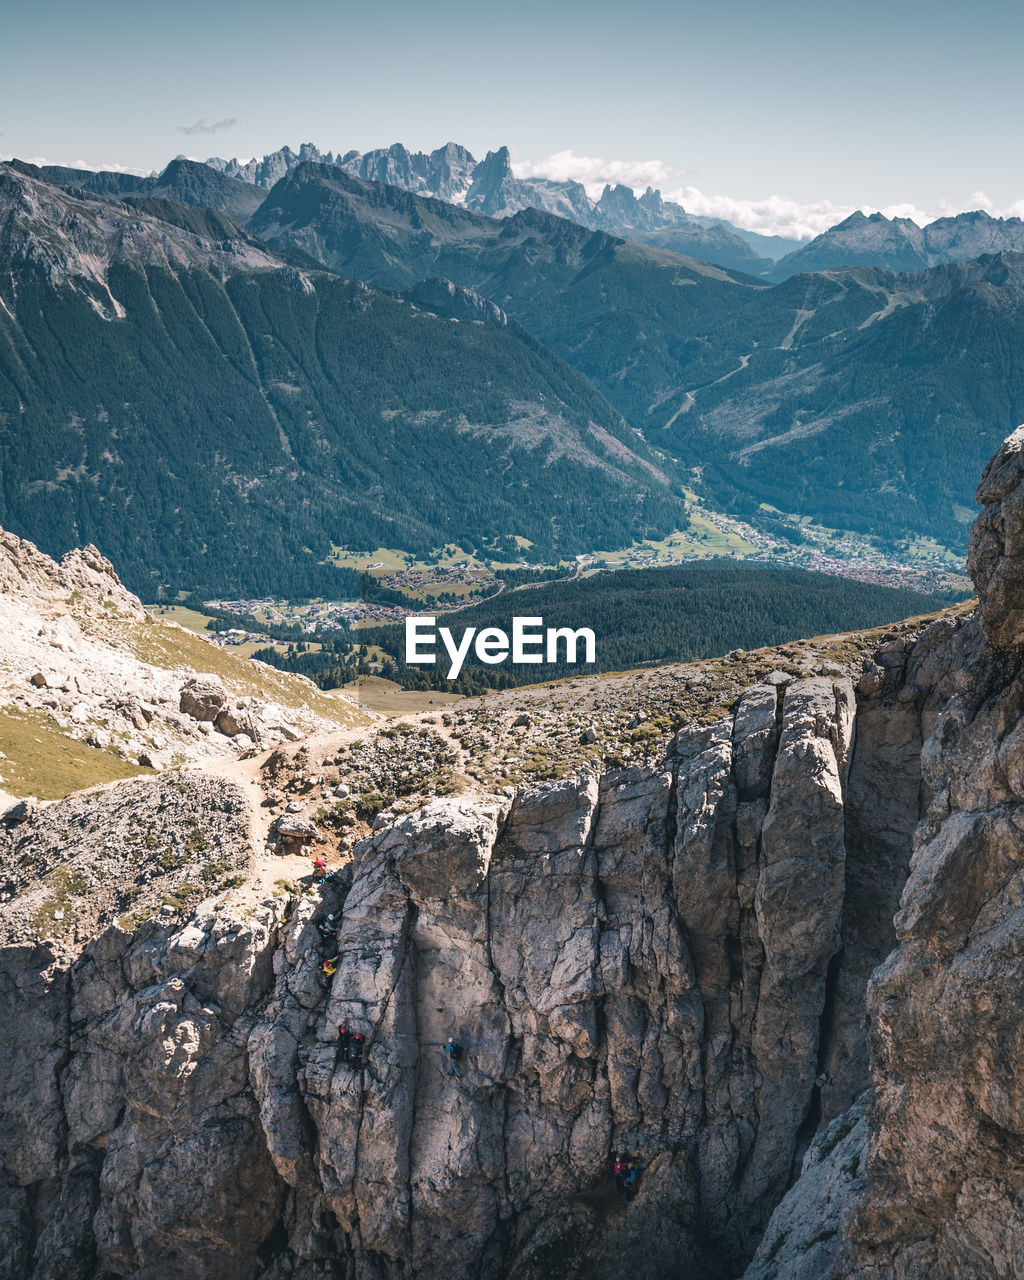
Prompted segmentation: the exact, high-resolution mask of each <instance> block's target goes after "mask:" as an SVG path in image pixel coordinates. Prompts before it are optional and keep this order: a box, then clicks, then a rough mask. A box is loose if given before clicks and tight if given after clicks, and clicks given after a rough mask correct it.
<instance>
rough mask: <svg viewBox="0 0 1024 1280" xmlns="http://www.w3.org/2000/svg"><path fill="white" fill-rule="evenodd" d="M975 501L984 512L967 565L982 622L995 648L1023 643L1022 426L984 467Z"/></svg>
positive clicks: (1023, 490)
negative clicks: (975, 591) (975, 592)
mask: <svg viewBox="0 0 1024 1280" xmlns="http://www.w3.org/2000/svg"><path fill="white" fill-rule="evenodd" d="M976 500H977V502H978V503H979V505H980V506H981V507H982V508H983V510H982V513H981V515H980V516H979V517H978V519H977V521H976V522H975V524H974V527H973V528H972V529H971V534H970V541H969V545H968V553H967V569H968V572H969V573H970V575H971V578H972V579H973V581H974V586H975V588H976V590H977V592H978V602H979V607H980V613H981V621H982V625H983V626H984V628H985V634H986V635H987V636H988V639H989V641H990V642H991V643H992V644H993V645H995V646H997V647H999V648H1005V647H1006V646H1013V645H1020V644H1024V426H1021V427H1018V428H1017V430H1016V431H1014V432H1013V434H1012V435H1010V436H1008V437H1007V439H1006V440H1005V441H1004V442H1003V444H1002V446H1001V447H1000V449H999V451H998V452H997V453H996V454H995V456H994V457H993V458H992V459H991V460H990V462H989V463H988V465H987V466H986V468H985V472H984V475H983V476H982V479H981V483H980V484H979V485H978V491H977V494H976Z"/></svg>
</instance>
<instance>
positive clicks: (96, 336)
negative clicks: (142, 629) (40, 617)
mask: <svg viewBox="0 0 1024 1280" xmlns="http://www.w3.org/2000/svg"><path fill="white" fill-rule="evenodd" d="M389 190H390V189H389ZM145 205H146V207H145V208H143V207H140V205H139V204H137V203H133V201H131V200H130V201H127V202H121V201H111V200H108V199H104V198H102V197H99V196H96V195H89V194H87V193H84V192H81V191H80V190H75V191H71V190H68V189H66V188H64V187H61V186H58V185H56V184H55V183H54V182H53V181H52V180H50V179H48V178H47V177H46V175H43V174H41V173H36V174H32V173H31V172H30V171H29V169H28V167H27V166H20V168H17V169H16V168H14V167H12V166H2V167H0V227H2V232H0V260H2V262H3V281H2V283H0V460H2V468H0V470H2V476H3V486H2V492H0V523H2V524H3V525H4V526H6V527H11V528H14V529H17V530H19V531H22V530H23V531H25V532H28V533H31V535H32V536H33V538H34V539H35V540H36V541H37V542H38V543H39V544H40V545H41V546H42V547H43V548H44V550H48V549H51V548H54V549H55V548H57V547H59V546H60V544H61V543H62V542H68V541H71V540H74V539H75V538H78V539H79V540H88V541H92V542H95V543H97V544H98V545H101V546H104V547H115V548H116V549H117V550H118V553H119V554H120V555H121V556H122V557H123V563H124V568H125V574H126V579H127V580H128V581H129V582H130V583H131V584H132V585H133V586H136V587H137V588H138V589H140V590H144V591H147V592H149V593H151V594H152V593H154V591H155V589H156V588H157V587H159V586H160V585H161V584H181V585H186V584H190V583H196V584H200V583H201V584H203V586H204V588H205V589H207V590H209V591H210V592H211V593H218V592H224V591H228V592H230V593H232V594H237V593H238V592H239V591H242V592H243V593H252V594H255V593H259V592H266V591H273V592H276V593H278V594H287V595H295V594H303V593H306V594H319V593H322V592H324V591H326V592H328V593H334V594H337V592H338V591H339V590H341V591H343V592H344V591H345V590H348V591H351V590H352V587H353V585H354V584H352V583H349V582H347V580H345V578H344V575H343V574H339V572H338V571H337V570H335V569H333V568H332V567H330V566H329V565H326V564H324V563H323V562H324V561H325V560H326V559H327V557H328V556H329V553H330V550H331V546H332V544H348V545H360V546H365V547H369V548H373V547H376V546H380V545H401V546H407V547H408V548H410V549H419V550H423V551H425V550H429V549H430V548H431V547H433V546H437V545H443V544H444V543H445V542H448V541H454V540H465V539H469V540H470V545H483V544H484V543H486V542H488V541H492V542H493V541H494V540H495V539H501V538H508V537H511V536H513V535H517V536H522V537H526V538H528V539H529V540H530V541H531V542H533V543H534V544H535V546H536V547H537V550H538V553H539V554H542V555H544V556H547V557H552V556H553V557H555V558H557V556H558V555H562V554H570V553H572V552H574V551H579V550H583V549H585V548H586V547H587V546H589V545H595V540H596V542H597V544H606V545H611V544H614V543H618V544H620V545H621V543H622V541H623V539H625V540H626V541H627V542H628V541H630V540H631V539H632V538H633V537H634V536H638V535H639V536H646V534H648V533H651V532H655V531H657V530H661V531H662V532H667V531H668V530H669V529H671V528H673V527H676V526H678V525H679V524H680V522H681V521H682V522H684V523H685V519H686V516H685V510H684V506H683V502H682V500H681V499H680V497H679V496H678V494H677V490H676V488H675V487H674V485H673V484H672V483H671V482H670V479H669V477H668V476H667V475H666V474H665V473H664V471H663V470H662V469H661V468H660V466H659V465H658V459H657V457H656V456H655V455H654V454H653V452H652V451H651V450H650V449H649V448H648V447H647V446H646V445H645V443H644V442H643V440H642V439H641V438H640V436H639V435H638V434H637V433H636V432H635V431H634V430H632V429H631V428H630V427H629V426H628V425H627V424H626V423H625V422H624V421H623V419H622V418H621V417H620V416H619V414H617V413H616V412H615V410H613V409H612V408H611V406H610V405H609V404H608V403H607V401H605V400H604V398H603V397H602V396H601V395H600V394H599V393H598V392H597V391H595V390H594V388H593V387H592V386H591V385H590V384H589V383H588V382H587V381H586V380H585V379H584V378H583V377H581V376H580V375H579V374H578V373H576V372H575V371H574V370H572V369H571V368H570V367H569V366H568V365H566V364H564V363H563V362H562V361H561V360H559V359H558V358H557V357H556V356H554V355H553V354H552V353H551V352H550V351H548V350H546V349H545V348H544V347H542V346H541V345H540V344H539V343H538V342H537V341H536V340H535V339H534V338H533V337H531V336H530V335H529V334H528V333H526V332H525V331H524V330H523V329H522V328H521V327H520V326H519V325H517V324H515V323H507V322H506V318H505V317H504V315H502V314H501V312H500V311H499V310H498V309H497V308H495V307H493V306H491V305H490V304H487V303H484V302H482V301H480V300H474V299H472V298H469V297H467V296H466V295H465V294H464V293H463V292H462V291H459V290H455V289H454V287H453V288H452V289H451V290H449V289H448V287H447V286H444V287H435V288H433V289H431V288H429V287H423V286H421V287H420V289H419V290H417V291H415V292H414V294H412V295H410V297H415V298H416V300H417V301H416V302H413V301H411V300H407V299H405V298H401V297H396V296H393V295H389V294H385V293H383V292H381V291H380V290H378V289H374V288H372V287H370V286H369V285H367V284H365V283H362V282H351V281H348V280H342V279H339V278H338V277H337V276H335V275H333V274H330V273H328V272H326V271H323V270H316V271H302V270H299V269H297V268H296V267H295V266H293V265H290V262H289V259H288V258H287V257H281V256H280V255H277V254H275V253H274V252H273V251H272V250H271V249H269V248H268V247H267V246H265V245H261V244H260V242H259V241H257V240H255V239H254V237H253V236H252V235H251V234H249V233H248V232H245V231H243V230H241V229H240V228H238V227H237V226H235V225H234V224H233V223H231V222H230V220H229V219H227V217H226V215H220V214H210V213H209V212H207V211H203V210H192V209H186V208H184V207H182V206H179V205H176V204H172V203H170V202H167V201H162V200H158V199H147V200H146V201H145ZM211 219H212V220H213V223H214V224H215V225H213V226H212V227H211V226H209V225H207V224H209V223H210V221H211ZM453 460H454V461H455V466H453Z"/></svg>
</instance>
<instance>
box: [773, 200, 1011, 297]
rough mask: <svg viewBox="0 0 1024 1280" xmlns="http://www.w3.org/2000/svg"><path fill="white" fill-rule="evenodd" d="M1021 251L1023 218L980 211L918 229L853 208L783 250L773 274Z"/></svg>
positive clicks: (917, 264)
mask: <svg viewBox="0 0 1024 1280" xmlns="http://www.w3.org/2000/svg"><path fill="white" fill-rule="evenodd" d="M1022 250H1024V221H1021V219H1020V218H994V217H993V216H992V215H991V214H989V213H986V212H985V211H984V210H983V209H976V210H974V211H973V212H971V213H958V214H957V215H956V216H955V217H948V218H938V219H936V221H935V222H929V223H928V225H927V226H924V227H919V226H918V225H917V223H916V222H912V221H911V220H910V219H909V218H887V217H886V216H885V214H883V213H872V214H864V213H860V212H859V211H858V212H857V213H851V214H850V216H849V217H848V218H846V219H844V221H842V222H840V223H839V224H838V225H837V226H834V227H830V228H829V229H828V230H827V231H825V232H823V233H822V234H821V235H820V236H817V237H816V238H815V239H814V240H811V241H809V242H808V243H807V244H805V245H803V246H802V247H801V248H799V249H797V250H795V251H794V252H793V253H789V254H787V255H786V256H785V257H784V258H782V259H781V260H780V261H779V263H778V264H777V266H776V268H775V271H774V273H773V276H774V278H776V279H780V280H784V279H788V277H789V276H793V275H798V274H800V273H801V272H805V271H833V270H835V269H836V268H838V267H850V266H861V267H883V268H884V269H885V270H887V271H922V270H924V269H925V268H927V267H939V266H944V265H946V264H948V263H951V262H967V261H969V260H970V259H971V258H979V257H981V255H982V254H986V253H1005V252H1007V251H1011V252H1020V251H1022Z"/></svg>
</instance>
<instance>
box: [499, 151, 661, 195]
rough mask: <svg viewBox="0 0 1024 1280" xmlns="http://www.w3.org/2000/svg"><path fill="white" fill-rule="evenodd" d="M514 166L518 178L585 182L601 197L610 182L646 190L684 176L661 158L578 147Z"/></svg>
mask: <svg viewBox="0 0 1024 1280" xmlns="http://www.w3.org/2000/svg"><path fill="white" fill-rule="evenodd" d="M513 170H514V172H515V175H516V177H517V178H550V179H552V181H554V182H581V183H582V184H583V186H584V187H586V189H587V195H588V196H590V198H591V199H592V200H597V199H598V198H599V197H600V195H601V192H602V191H603V190H604V188H605V184H606V183H610V184H611V185H612V186H615V184H616V183H621V184H622V185H623V186H625V187H632V188H633V189H634V190H637V189H639V190H640V191H643V190H644V189H645V188H646V187H663V186H664V185H665V184H666V183H668V182H673V181H675V180H676V179H677V178H679V177H681V176H682V175H681V174H680V173H679V171H678V170H676V169H670V168H669V166H668V165H666V164H663V163H662V162H661V161H660V160H604V159H602V158H601V157H600V156H578V155H577V154H576V152H575V151H557V152H556V153H555V154H554V155H553V156H548V158H547V159H546V160H541V161H539V162H537V163H533V162H531V161H529V160H524V161H517V162H516V163H515V164H514V165H513Z"/></svg>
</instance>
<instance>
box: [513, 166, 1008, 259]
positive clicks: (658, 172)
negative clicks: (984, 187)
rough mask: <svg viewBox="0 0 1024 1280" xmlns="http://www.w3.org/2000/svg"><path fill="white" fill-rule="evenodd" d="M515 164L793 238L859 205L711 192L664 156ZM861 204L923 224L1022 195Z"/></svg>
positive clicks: (521, 172)
mask: <svg viewBox="0 0 1024 1280" xmlns="http://www.w3.org/2000/svg"><path fill="white" fill-rule="evenodd" d="M513 169H514V171H515V174H516V176H517V177H519V178H551V179H553V180H555V181H557V182H565V181H569V180H572V181H575V182H581V183H582V184H583V186H584V187H585V188H586V190H587V195H589V196H590V197H591V199H593V200H596V199H598V198H599V196H600V195H601V192H602V190H603V189H604V186H605V183H612V184H613V185H614V184H615V183H621V184H622V185H623V186H626V187H632V189H633V190H634V192H636V194H638V195H639V194H640V192H642V191H643V190H644V188H645V187H657V188H659V189H660V190H661V192H662V194H663V195H664V198H665V199H666V200H673V201H675V202H676V203H677V204H681V205H682V206H683V208H684V209H685V210H686V211H687V213H693V214H698V215H701V216H703V217H709V218H722V219H723V220H724V221H726V222H731V223H733V224H734V225H735V226H737V227H742V228H744V230H747V231H758V232H760V233H761V234H762V235H766V236H786V237H787V238H789V239H792V240H810V239H813V237H814V236H818V235H821V233H822V232H823V231H827V230H828V228H829V227H834V226H835V225H836V223H837V222H842V221H843V219H844V218H848V217H849V216H850V214H851V213H853V212H854V210H855V208H856V207H857V206H855V205H846V204H836V203H835V202H834V201H832V200H795V199H793V198H792V197H790V196H783V195H769V196H763V197H762V198H760V199H757V200H741V199H737V198H736V197H734V196H724V195H709V194H707V193H706V192H704V191H701V190H700V188H699V187H692V186H678V185H676V184H677V183H678V182H679V179H681V178H683V177H684V176H685V174H686V170H678V169H672V168H671V167H670V166H669V165H667V164H665V163H664V161H662V160H606V159H604V158H603V157H602V156H584V155H577V154H576V152H575V151H558V152H556V153H555V154H554V155H552V156H548V158H547V159H546V160H540V161H529V160H522V161H516V162H515V164H514V165H513ZM859 208H860V211H861V212H862V213H865V214H871V213H883V214H885V216H886V217H887V218H909V219H910V220H911V221H912V222H916V223H917V224H918V226H922V227H923V226H926V225H927V224H928V223H929V222H934V221H935V219H936V218H942V217H947V216H951V215H954V214H957V213H964V212H966V211H969V210H973V209H984V210H985V211H986V212H987V213H990V214H992V215H993V216H994V217H1001V218H1013V217H1019V218H1024V199H1021V200H1015V201H1013V202H1012V203H1011V204H1009V205H1006V206H1005V207H1003V208H998V207H996V204H995V202H994V201H993V200H992V199H990V197H989V196H988V195H986V193H985V192H984V191H975V192H974V193H973V194H971V195H970V196H968V198H967V199H966V200H965V201H959V202H957V201H952V200H948V199H942V200H939V201H937V202H936V207H935V208H934V209H931V210H929V209H922V208H920V207H919V206H918V205H916V204H914V203H912V202H909V201H907V202H903V203H898V204H891V205H885V206H882V207H879V206H877V205H867V204H865V205H860V206H859Z"/></svg>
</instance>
